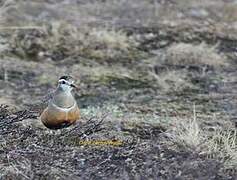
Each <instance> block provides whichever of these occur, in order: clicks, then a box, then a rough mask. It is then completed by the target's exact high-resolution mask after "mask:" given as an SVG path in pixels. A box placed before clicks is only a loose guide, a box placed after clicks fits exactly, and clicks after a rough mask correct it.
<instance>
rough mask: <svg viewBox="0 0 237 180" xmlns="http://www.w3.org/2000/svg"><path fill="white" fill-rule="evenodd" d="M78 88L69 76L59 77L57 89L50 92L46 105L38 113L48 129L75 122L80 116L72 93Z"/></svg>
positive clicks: (66, 125) (67, 125)
mask: <svg viewBox="0 0 237 180" xmlns="http://www.w3.org/2000/svg"><path fill="white" fill-rule="evenodd" d="M73 89H78V88H77V86H76V85H75V84H74V80H73V78H72V77H71V76H67V75H64V76H62V77H60V78H59V80H58V86H57V89H56V90H55V91H54V92H53V93H52V96H51V98H50V100H49V102H48V106H47V107H46V108H45V109H44V110H43V112H42V113H41V115H40V119H41V121H42V123H43V124H44V125H45V126H46V127H47V128H49V129H60V128H64V127H69V126H70V125H72V124H75V123H76V122H77V120H79V118H80V110H79V107H78V105H77V102H76V100H75V98H74V96H73V94H72V90H73Z"/></svg>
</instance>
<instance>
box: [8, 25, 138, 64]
mask: <svg viewBox="0 0 237 180" xmlns="http://www.w3.org/2000/svg"><path fill="white" fill-rule="evenodd" d="M13 34H14V35H13V36H12V39H11V41H10V43H11V49H12V51H13V52H14V53H15V54H17V55H19V56H20V57H23V58H28V59H29V58H31V59H33V58H34V59H42V57H49V56H51V57H53V58H54V60H60V59H61V60H62V59H64V58H67V57H69V56H83V57H88V58H93V59H110V58H114V59H118V58H119V57H124V56H125V57H126V56H130V54H133V53H132V52H133V51H134V50H135V48H136V46H137V44H136V42H135V40H134V39H133V37H131V36H130V37H129V36H127V34H126V33H124V32H123V31H117V30H114V29H107V28H103V29H102V28H93V29H91V28H89V27H84V28H81V29H79V28H77V27H75V26H73V25H71V24H69V23H65V22H54V23H52V24H49V25H48V26H47V27H46V28H45V30H42V29H35V30H32V29H29V30H22V29H21V30H18V31H16V32H14V33H13Z"/></svg>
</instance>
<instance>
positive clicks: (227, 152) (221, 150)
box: [207, 130, 237, 170]
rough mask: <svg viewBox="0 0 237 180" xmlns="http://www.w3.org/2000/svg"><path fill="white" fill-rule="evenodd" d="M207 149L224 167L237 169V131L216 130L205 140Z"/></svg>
mask: <svg viewBox="0 0 237 180" xmlns="http://www.w3.org/2000/svg"><path fill="white" fill-rule="evenodd" d="M207 142H208V143H207V149H208V151H209V153H211V154H212V157H214V158H217V159H219V160H220V161H222V162H223V163H224V165H225V169H236V170H237V131H236V130H235V131H231V130H227V131H221V130H216V131H215V132H214V133H213V135H212V137H211V138H210V139H209V140H208V141H207Z"/></svg>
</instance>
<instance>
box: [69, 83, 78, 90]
mask: <svg viewBox="0 0 237 180" xmlns="http://www.w3.org/2000/svg"><path fill="white" fill-rule="evenodd" d="M70 86H71V87H73V88H75V89H76V90H78V89H79V88H78V86H76V85H75V84H71V85H70Z"/></svg>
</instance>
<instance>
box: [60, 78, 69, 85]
mask: <svg viewBox="0 0 237 180" xmlns="http://www.w3.org/2000/svg"><path fill="white" fill-rule="evenodd" d="M63 81H64V82H66V84H68V85H70V84H71V83H70V82H68V81H67V80H65V79H59V80H58V82H63Z"/></svg>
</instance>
